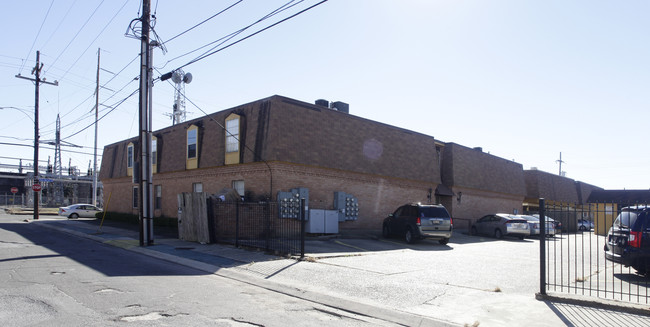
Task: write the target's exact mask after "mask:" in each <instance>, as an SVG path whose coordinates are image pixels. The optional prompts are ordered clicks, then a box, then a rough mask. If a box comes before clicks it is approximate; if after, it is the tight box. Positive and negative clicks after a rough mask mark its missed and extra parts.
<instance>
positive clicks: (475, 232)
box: [469, 226, 478, 235]
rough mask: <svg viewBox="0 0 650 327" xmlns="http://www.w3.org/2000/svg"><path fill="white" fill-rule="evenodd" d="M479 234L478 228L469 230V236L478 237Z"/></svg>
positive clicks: (473, 227)
mask: <svg viewBox="0 0 650 327" xmlns="http://www.w3.org/2000/svg"><path fill="white" fill-rule="evenodd" d="M476 234H478V231H477V230H476V226H472V228H470V229H469V235H476Z"/></svg>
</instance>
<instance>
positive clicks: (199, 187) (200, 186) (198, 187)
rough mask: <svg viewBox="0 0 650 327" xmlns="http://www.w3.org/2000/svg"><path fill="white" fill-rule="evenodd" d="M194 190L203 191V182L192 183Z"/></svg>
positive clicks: (196, 191)
mask: <svg viewBox="0 0 650 327" xmlns="http://www.w3.org/2000/svg"><path fill="white" fill-rule="evenodd" d="M192 192H195V193H200V192H203V183H192Z"/></svg>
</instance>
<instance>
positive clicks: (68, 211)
mask: <svg viewBox="0 0 650 327" xmlns="http://www.w3.org/2000/svg"><path fill="white" fill-rule="evenodd" d="M98 212H102V209H99V208H97V207H95V206H94V205H92V204H73V205H69V206H67V207H60V208H59V216H63V217H68V218H79V217H86V218H95V214H96V213H98Z"/></svg>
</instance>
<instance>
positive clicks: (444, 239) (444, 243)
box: [438, 238, 449, 245]
mask: <svg viewBox="0 0 650 327" xmlns="http://www.w3.org/2000/svg"><path fill="white" fill-rule="evenodd" d="M438 243H440V244H442V245H446V244H447V243H449V239H448V238H443V239H441V240H439V241H438Z"/></svg>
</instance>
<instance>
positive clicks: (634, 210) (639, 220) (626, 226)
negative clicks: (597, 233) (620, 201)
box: [605, 205, 650, 275]
mask: <svg viewBox="0 0 650 327" xmlns="http://www.w3.org/2000/svg"><path fill="white" fill-rule="evenodd" d="M605 258H606V259H607V260H609V261H613V262H617V263H620V264H622V265H624V266H626V267H632V268H634V269H636V271H637V272H638V273H639V274H641V275H645V274H646V273H648V271H650V206H648V205H643V206H633V207H625V208H623V209H621V213H620V214H619V215H618V216H617V217H616V220H614V224H613V225H612V227H611V228H610V229H609V232H608V233H607V242H606V243H605Z"/></svg>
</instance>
